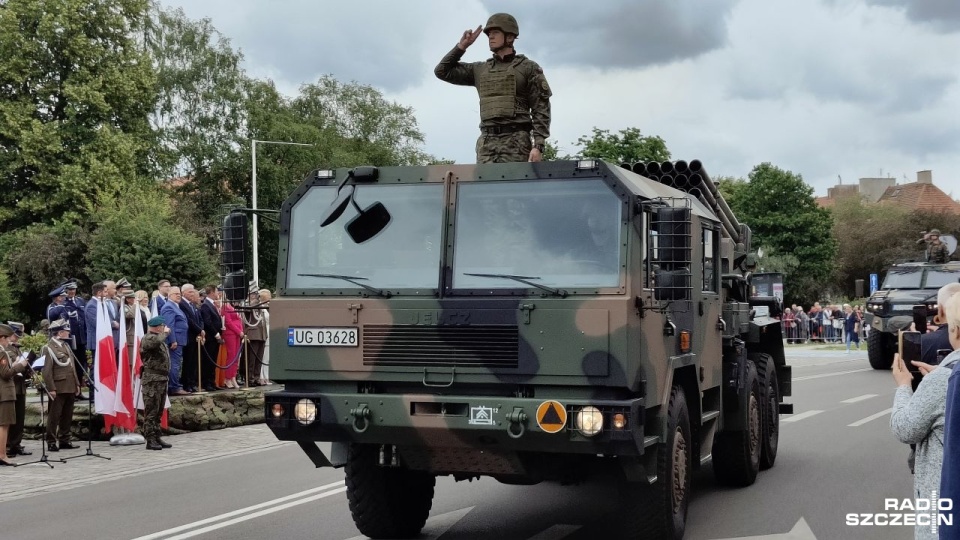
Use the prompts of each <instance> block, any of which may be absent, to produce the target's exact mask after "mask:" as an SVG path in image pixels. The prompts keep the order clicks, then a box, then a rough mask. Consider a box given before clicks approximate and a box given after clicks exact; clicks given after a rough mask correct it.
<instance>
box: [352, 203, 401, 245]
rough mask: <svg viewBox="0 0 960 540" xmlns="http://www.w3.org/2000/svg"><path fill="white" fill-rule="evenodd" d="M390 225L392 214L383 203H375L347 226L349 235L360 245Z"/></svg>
mask: <svg viewBox="0 0 960 540" xmlns="http://www.w3.org/2000/svg"><path fill="white" fill-rule="evenodd" d="M389 224H390V212H388V211H387V207H386V206H384V205H383V203H382V202H379V201H378V202H375V203H373V204H371V205H370V206H368V207H366V208H365V209H364V210H363V211H361V212H360V214H358V215H357V216H356V217H355V218H353V219H351V220H350V221H349V222H348V223H347V226H346V229H347V234H349V235H350V238H351V239H353V241H354V242H356V243H358V244H362V243H364V242H366V241H367V240H370V239H371V238H373V237H374V236H376V235H378V234H380V231H382V230H383V229H385V228H386V227H387V225H389Z"/></svg>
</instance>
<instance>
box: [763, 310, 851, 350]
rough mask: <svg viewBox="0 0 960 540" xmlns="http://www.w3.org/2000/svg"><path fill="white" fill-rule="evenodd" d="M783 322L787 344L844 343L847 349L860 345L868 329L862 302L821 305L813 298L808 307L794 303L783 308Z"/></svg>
mask: <svg viewBox="0 0 960 540" xmlns="http://www.w3.org/2000/svg"><path fill="white" fill-rule="evenodd" d="M781 325H782V329H783V335H784V337H785V338H786V340H787V344H790V345H794V344H801V343H811V342H816V343H845V344H846V347H847V351H848V352H849V351H850V348H851V347H852V346H856V348H857V349H859V348H860V341H861V340H862V338H864V337H865V336H866V331H867V329H866V328H864V324H863V306H860V305H856V306H853V305H850V304H842V305H841V304H829V305H827V306H821V305H820V302H814V304H813V307H811V308H810V310H809V311H807V310H805V309H804V307H803V306H798V305H797V304H793V305H792V306H790V307H786V308H784V309H783V316H782V317H781Z"/></svg>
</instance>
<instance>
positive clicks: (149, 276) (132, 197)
mask: <svg viewBox="0 0 960 540" xmlns="http://www.w3.org/2000/svg"><path fill="white" fill-rule="evenodd" d="M175 215H176V214H175V213H174V209H173V205H172V202H171V200H170V197H169V194H168V193H165V192H164V191H162V190H161V189H160V188H157V187H150V188H134V189H130V190H128V191H126V192H124V193H123V195H122V196H121V197H118V198H116V199H107V200H103V201H101V204H100V206H99V207H98V208H97V223H96V228H95V232H94V233H93V235H92V237H91V238H90V241H89V261H90V272H89V273H90V276H91V278H92V279H93V280H95V281H99V280H103V279H113V280H116V279H119V278H120V277H126V278H127V279H128V280H129V281H130V282H131V283H133V284H134V286H137V287H147V286H148V284H150V283H156V282H157V281H159V280H160V279H169V280H171V281H172V282H174V283H186V282H191V283H204V282H207V281H209V280H211V279H212V278H214V276H216V267H215V265H214V263H213V259H212V258H211V257H210V254H209V253H208V252H207V249H206V247H205V246H204V242H203V239H202V238H200V237H198V236H196V235H194V234H191V233H190V232H188V231H186V230H184V229H183V228H181V227H180V225H179V224H178V223H177V222H176V221H175V219H174V218H175Z"/></svg>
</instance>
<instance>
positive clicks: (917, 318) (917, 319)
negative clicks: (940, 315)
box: [913, 304, 927, 334]
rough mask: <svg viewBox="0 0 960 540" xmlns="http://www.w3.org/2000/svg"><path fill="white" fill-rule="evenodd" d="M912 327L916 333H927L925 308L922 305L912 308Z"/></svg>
mask: <svg viewBox="0 0 960 540" xmlns="http://www.w3.org/2000/svg"><path fill="white" fill-rule="evenodd" d="M913 325H914V326H915V327H916V329H917V332H920V333H921V334H926V333H927V306H925V305H923V304H917V305H915V306H913Z"/></svg>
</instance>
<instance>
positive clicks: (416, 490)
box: [346, 444, 436, 538]
mask: <svg viewBox="0 0 960 540" xmlns="http://www.w3.org/2000/svg"><path fill="white" fill-rule="evenodd" d="M378 456H379V451H378V449H377V447H376V446H375V445H364V444H353V445H350V454H349V457H348V459H347V466H346V477H347V478H346V483H347V500H348V501H349V503H350V513H351V514H352V515H353V522H354V524H355V525H356V526H357V529H359V530H360V532H361V533H363V534H365V535H367V536H369V537H370V538H415V537H416V536H417V535H419V534H420V529H422V528H423V525H424V524H425V523H426V522H427V516H428V515H429V514H430V507H431V506H432V505H433V487H434V484H435V483H436V478H434V476H433V475H432V474H429V473H425V472H421V471H411V470H408V469H404V468H397V467H381V466H380V465H378V464H377V460H378Z"/></svg>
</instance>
